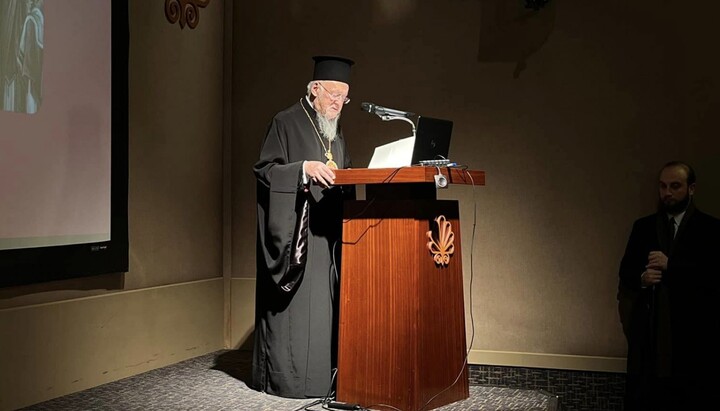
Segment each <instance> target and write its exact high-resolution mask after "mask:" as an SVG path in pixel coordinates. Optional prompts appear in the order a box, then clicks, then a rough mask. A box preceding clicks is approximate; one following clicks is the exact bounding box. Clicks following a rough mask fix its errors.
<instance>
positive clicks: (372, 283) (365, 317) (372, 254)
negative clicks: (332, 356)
mask: <svg viewBox="0 0 720 411" xmlns="http://www.w3.org/2000/svg"><path fill="white" fill-rule="evenodd" d="M440 171H441V172H442V174H443V175H444V176H445V177H446V180H447V184H474V185H484V184H485V173H484V172H482V171H470V170H460V169H456V168H445V167H441V168H440ZM335 173H336V179H335V184H336V185H363V184H364V185H365V198H366V199H365V200H358V201H348V202H346V203H345V207H344V212H343V237H342V238H343V245H342V265H341V267H342V273H341V280H340V303H339V305H340V308H339V309H340V318H339V321H340V324H339V336H338V375H337V399H338V401H342V402H346V403H357V404H360V405H362V406H363V407H367V408H376V409H389V408H388V407H383V406H382V405H390V406H392V407H395V408H397V409H400V410H403V411H419V410H423V411H425V410H430V409H433V408H437V407H440V406H442V405H445V404H449V403H452V402H455V401H458V400H462V399H465V398H468V396H469V387H468V371H467V361H466V342H465V307H464V302H463V272H462V255H461V252H460V249H461V247H460V246H461V244H460V222H459V210H458V204H457V201H454V200H437V199H436V190H437V189H436V185H435V184H436V183H435V175H436V174H438V169H437V168H436V167H403V168H398V169H349V170H336V172H335ZM441 216H442V217H441ZM443 218H444V221H443ZM428 232H430V233H428ZM431 240H432V241H431ZM451 240H452V241H451ZM429 242H435V245H434V246H433V247H430V248H429V246H428V243H429ZM450 243H452V244H450ZM451 245H452V247H450V246H451ZM431 248H432V249H433V250H431ZM451 249H452V254H450V253H449V251H450V250H451ZM445 257H447V258H446V259H445V260H443V258H445ZM436 260H438V261H436ZM445 262H446V263H447V264H444V263H445Z"/></svg>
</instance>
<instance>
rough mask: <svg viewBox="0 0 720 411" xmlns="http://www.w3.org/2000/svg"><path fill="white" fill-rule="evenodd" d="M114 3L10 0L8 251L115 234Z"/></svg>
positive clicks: (0, 92) (3, 171) (0, 144)
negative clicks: (112, 227)
mask: <svg viewBox="0 0 720 411" xmlns="http://www.w3.org/2000/svg"><path fill="white" fill-rule="evenodd" d="M110 3H111V2H110V1H92V0H91V1H88V0H63V1H43V0H0V79H1V81H0V96H2V101H0V103H1V104H2V105H1V106H0V108H1V110H0V193H1V194H0V196H1V197H2V199H1V200H0V250H10V249H22V248H32V247H44V246H56V245H67V244H83V243H93V242H101V241H107V240H109V239H110V237H111V233H110V200H111V198H110V194H111V191H110V178H111V120H112V119H111V114H112V110H111V108H112V105H111V86H112V76H111V40H112V33H111V25H110V24H109V23H110V21H111V4H110Z"/></svg>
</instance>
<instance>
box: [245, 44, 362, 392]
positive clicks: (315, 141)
mask: <svg viewBox="0 0 720 411" xmlns="http://www.w3.org/2000/svg"><path fill="white" fill-rule="evenodd" d="M313 59H314V60H315V67H314V72H313V78H312V81H310V83H309V84H308V85H307V94H306V95H305V96H303V97H301V98H300V99H299V101H298V102H297V103H295V104H294V105H292V106H291V107H289V108H287V109H285V110H283V111H281V112H279V113H278V114H276V115H275V117H274V118H273V120H272V122H271V123H270V126H269V128H268V132H267V135H266V137H265V141H264V143H263V146H262V150H261V152H260V159H259V160H258V162H257V163H256V164H255V166H254V171H255V176H256V177H257V222H258V231H257V235H258V237H257V288H256V303H255V346H254V353H253V386H254V387H255V389H258V390H260V391H263V392H266V393H268V394H272V395H278V396H282V397H288V398H313V397H315V398H317V397H323V396H325V395H326V394H327V393H328V392H329V391H330V390H331V387H332V384H333V368H334V367H335V366H336V357H337V356H336V347H337V293H338V288H339V287H338V286H339V284H338V275H339V272H340V270H339V267H338V264H339V261H340V255H339V252H340V248H341V247H340V244H339V243H340V239H341V230H342V202H343V200H344V199H347V198H352V197H353V196H354V193H353V192H351V191H349V190H348V189H347V188H343V187H339V186H333V183H334V179H335V173H334V172H333V170H335V169H338V168H348V167H350V157H349V155H348V150H347V147H346V145H345V140H344V139H343V135H342V131H341V129H340V126H339V119H340V113H341V112H342V109H343V107H344V106H345V104H347V103H348V102H349V101H350V99H349V98H348V92H349V91H350V85H349V77H350V67H351V66H352V65H353V61H352V60H350V59H346V58H343V57H333V56H317V57H313Z"/></svg>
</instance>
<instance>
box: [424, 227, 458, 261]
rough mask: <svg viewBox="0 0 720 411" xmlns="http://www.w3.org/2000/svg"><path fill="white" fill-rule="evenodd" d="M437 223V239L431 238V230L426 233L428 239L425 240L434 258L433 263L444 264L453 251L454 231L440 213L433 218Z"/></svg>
mask: <svg viewBox="0 0 720 411" xmlns="http://www.w3.org/2000/svg"><path fill="white" fill-rule="evenodd" d="M435 222H436V223H437V225H438V237H437V241H436V240H435V239H434V238H433V235H432V234H433V233H432V230H430V231H428V232H427V233H426V235H427V237H428V238H429V239H430V241H428V242H427V247H428V250H430V253H431V254H432V256H433V260H435V264H437V265H440V266H443V267H444V266H446V265H448V264H449V263H450V256H451V255H452V254H453V252H455V244H454V242H455V233H453V231H452V225H450V222H449V221H447V220H446V219H445V216H443V215H441V216H438V217H436V218H435Z"/></svg>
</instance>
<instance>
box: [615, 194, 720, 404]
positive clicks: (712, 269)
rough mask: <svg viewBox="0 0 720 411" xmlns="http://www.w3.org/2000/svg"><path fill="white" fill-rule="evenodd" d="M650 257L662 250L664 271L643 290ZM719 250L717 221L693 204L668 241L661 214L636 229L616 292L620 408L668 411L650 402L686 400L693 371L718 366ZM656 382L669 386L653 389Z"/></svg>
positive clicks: (694, 384) (695, 382)
mask: <svg viewBox="0 0 720 411" xmlns="http://www.w3.org/2000/svg"><path fill="white" fill-rule="evenodd" d="M651 251H662V252H664V253H665V255H667V256H668V267H667V270H666V271H665V272H663V274H662V275H663V277H662V281H661V283H660V284H657V285H655V286H653V287H647V288H642V287H641V283H640V275H641V274H642V273H643V271H645V266H646V265H647V263H648V254H649V253H650V252H651ZM719 251H720V221H719V220H717V219H716V218H714V217H712V216H710V215H708V214H705V213H702V212H701V211H699V210H697V209H695V207H694V206H693V205H692V204H691V205H690V206H689V207H688V209H687V211H686V213H685V216H684V217H683V220H682V222H681V224H680V226H679V227H678V231H677V234H676V235H675V237H674V238H673V237H672V236H671V234H670V226H669V224H668V216H667V215H666V214H665V213H657V214H653V215H649V216H646V217H643V218H641V219H639V220H637V221H636V222H635V223H634V225H633V228H632V232H631V234H630V238H629V240H628V243H627V247H626V249H625V254H624V256H623V259H622V262H621V264H620V287H619V293H618V300H619V304H620V306H619V308H620V317H621V321H622V324H623V331H624V332H625V335H626V337H627V340H628V357H627V361H628V363H627V381H628V386H627V391H628V392H627V396H628V398H627V400H626V409H628V410H635V409H640V410H645V409H665V408H662V407H668V408H667V409H674V408H673V407H675V406H676V405H677V404H678V403H677V402H674V403H666V404H662V403H660V404H656V405H655V406H653V405H652V404H653V403H652V400H653V398H666V399H668V398H669V400H668V401H680V402H682V401H685V402H686V401H688V398H693V391H694V390H696V389H699V387H701V386H702V382H703V380H702V379H701V378H698V377H699V373H700V372H701V371H702V370H703V368H704V367H706V366H707V364H708V363H709V361H710V360H712V361H716V360H714V358H715V354H712V352H713V351H714V349H713V346H714V342H715V338H714V337H713V335H714V333H715V332H716V331H717V329H718V324H719V323H718V315H717V314H718V305H717V303H716V301H715V299H717V295H718V290H717V286H718V280H719V279H720V277H719V274H720V270H718V264H717V263H716V262H715V255H716V254H717V253H718V252H719ZM658 379H662V380H664V381H667V382H668V383H669V384H670V386H671V388H668V387H663V386H660V385H658V384H657V381H658ZM648 401H650V402H649V403H648ZM648 404H651V405H649V406H648ZM685 404H687V403H685ZM687 409H689V408H687Z"/></svg>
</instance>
